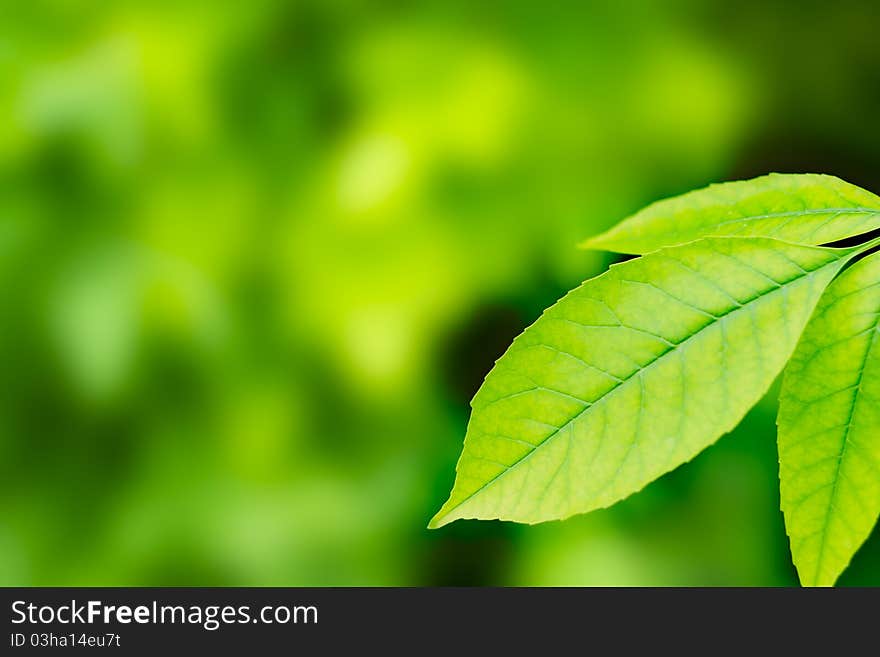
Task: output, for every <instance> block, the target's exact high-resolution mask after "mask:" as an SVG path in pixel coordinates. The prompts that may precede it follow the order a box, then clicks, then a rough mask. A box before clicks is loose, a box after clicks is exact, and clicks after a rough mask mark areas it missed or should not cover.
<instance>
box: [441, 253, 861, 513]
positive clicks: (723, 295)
mask: <svg viewBox="0 0 880 657" xmlns="http://www.w3.org/2000/svg"><path fill="white" fill-rule="evenodd" d="M852 253H853V250H851V249H850V250H845V249H827V248H816V247H808V246H798V245H793V244H787V243H784V242H781V241H778V240H772V239H763V238H731V237H728V238H707V239H702V240H699V241H696V242H693V243H690V244H685V245H682V246H677V247H673V248H668V249H663V250H661V251H659V252H657V253H653V254H651V255H647V256H645V257H642V258H639V259H637V260H632V261H629V262H626V263H624V264H621V265H617V266H614V267H612V268H611V269H610V270H609V271H608V272H606V273H604V274H602V275H601V276H599V277H597V278H595V279H592V280H589V281H587V282H585V283H584V284H582V285H581V286H580V287H578V288H576V289H575V290H573V291H572V292H570V293H569V294H568V295H566V296H565V297H564V298H563V299H562V300H560V301H559V302H557V303H556V304H555V305H553V306H552V307H551V308H549V309H548V310H547V311H545V313H544V314H543V315H542V317H541V318H540V319H538V320H537V321H536V322H535V323H534V324H533V325H532V326H531V327H529V328H528V329H526V331H525V332H524V333H523V334H522V335H520V336H519V337H518V338H517V339H516V340H515V341H514V343H513V345H512V346H511V347H510V349H508V351H507V353H505V354H504V356H502V357H501V359H500V360H499V361H498V362H497V364H496V366H495V367H494V368H493V370H492V371H491V372H490V373H489V375H488V376H487V378H486V381H485V382H484V384H483V386H482V387H481V388H480V390H479V391H478V392H477V394H476V396H475V398H474V400H473V402H472V407H473V412H472V415H471V419H470V423H469V425H468V430H467V435H466V438H465V444H464V450H463V453H462V455H461V458H460V460H459V462H458V466H457V477H456V481H455V485H454V488H453V490H452V494H451V495H450V498H449V500H448V501H447V502H446V504H444V505H443V508H442V509H441V510H440V511H439V512H438V514H437V515H436V516H435V517H434V518H433V519H432V521H431V524H430V526H431V527H439V526H442V525H444V524H446V523H449V522H452V521H454V520H456V519H459V518H482V519H491V518H499V519H503V520H515V521H519V522H527V523H536V522H541V521H545V520H553V519H560V518H566V517H568V516H571V515H573V514H576V513H583V512H586V511H590V510H592V509H596V508H600V507H605V506H608V505H610V504H613V503H614V502H616V501H618V500H621V499H623V498H625V497H627V496H628V495H630V494H632V493H634V492H636V491H638V490H640V489H641V488H642V487H644V486H645V485H646V484H648V483H649V482H651V481H652V480H654V479H656V478H657V477H659V476H660V475H662V474H664V473H665V472H668V471H670V470H672V469H673V468H675V467H677V466H678V465H680V464H682V463H684V462H686V461H688V460H690V459H691V458H693V457H694V456H695V455H696V454H698V453H699V452H700V451H701V450H702V449H704V448H705V447H707V446H708V445H710V444H712V443H713V442H714V441H715V440H716V439H717V438H718V437H719V436H721V435H722V434H724V433H726V432H728V431H730V430H731V429H733V428H734V427H735V426H736V425H737V424H738V423H739V421H740V420H741V419H742V417H743V416H744V415H745V413H746V412H747V411H748V410H749V408H751V406H752V405H754V404H755V403H756V402H757V401H758V400H759V399H760V398H761V396H762V395H763V394H764V393H765V392H766V391H767V389H768V387H769V386H770V384H771V383H772V382H773V380H774V379H775V377H776V376H777V375H778V373H779V372H780V371H781V370H782V368H783V366H784V365H785V363H786V361H787V360H788V358H789V357H790V355H791V353H792V351H793V350H794V347H795V345H796V343H797V340H798V338H799V336H800V333H801V330H802V329H803V327H804V325H805V323H806V322H807V320H808V318H809V317H810V314H811V313H812V311H813V309H814V307H815V305H816V303H817V302H818V300H819V298H820V296H821V294H822V292H823V290H824V288H825V286H826V285H827V284H828V283H829V282H830V281H831V279H832V278H833V277H834V275H835V274H836V273H837V272H838V271H839V269H840V268H841V266H842V265H843V264H844V263H845V262H846V260H847V257H848V256H849V255H851V254H852Z"/></svg>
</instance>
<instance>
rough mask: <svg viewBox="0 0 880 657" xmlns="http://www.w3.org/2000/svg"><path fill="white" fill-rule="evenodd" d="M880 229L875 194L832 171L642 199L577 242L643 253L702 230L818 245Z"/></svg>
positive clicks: (698, 234) (691, 237)
mask: <svg viewBox="0 0 880 657" xmlns="http://www.w3.org/2000/svg"><path fill="white" fill-rule="evenodd" d="M876 228H880V198H878V197H877V196H875V195H874V194H872V193H870V192H868V191H865V190H864V189H861V188H859V187H856V186H855V185H851V184H850V183H848V182H844V181H843V180H840V179H839V178H835V177H834V176H826V175H818V174H775V173H771V174H770V175H767V176H763V177H760V178H755V179H753V180H742V181H737V182H731V183H723V184H718V185H710V186H709V187H706V188H704V189H698V190H696V191H693V192H689V193H687V194H684V195H682V196H676V197H675V198H670V199H665V200H663V201H658V202H657V203H653V204H652V205H649V206H648V207H646V208H645V209H643V210H641V211H640V212H637V213H636V214H634V215H633V216H631V217H629V218H628V219H625V220H624V221H622V222H621V223H619V224H618V225H617V226H615V227H614V228H612V229H611V230H609V231H607V232H605V233H602V234H601V235H597V236H596V237H592V238H590V239H588V240H586V241H585V242H583V243H582V246H583V247H586V248H592V249H604V250H607V251H617V252H620V253H635V254H640V253H650V252H651V251H656V250H657V249H659V248H662V247H664V246H671V245H673V244H683V243H685V242H690V241H692V240H695V239H698V238H700V237H705V236H709V235H738V236H742V237H746V236H748V237H774V238H776V239H780V240H784V241H787V242H795V243H798V244H810V245H820V244H829V243H831V242H835V241H837V240H841V239H845V238H847V237H852V236H855V235H861V234H864V233H866V232H869V231H871V230H874V229H876Z"/></svg>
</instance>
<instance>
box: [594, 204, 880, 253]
mask: <svg viewBox="0 0 880 657" xmlns="http://www.w3.org/2000/svg"><path fill="white" fill-rule="evenodd" d="M660 202H661V203H662V201H660ZM672 214H676V213H675V212H673V213H672ZM818 214H833V215H841V214H877V215H880V208H867V207H862V206H857V207H847V208H808V209H805V210H788V211H786V212H768V213H766V214H753V215H747V216H745V217H736V218H734V219H727V220H725V221H722V222H719V223H716V224H710V226H714V227H716V228H717V227H720V226H727V225H728V224H737V223H744V222H749V221H760V220H762V219H782V218H785V217H803V216H807V215H818ZM623 226H624V222H622V223H621V224H620V225H619V227H620V228H622V227H623ZM701 227H703V228H704V227H706V226H705V225H704V226H695V227H694V229H695V230H699V229H700V228H701ZM643 228H644V226H643ZM613 232H614V231H613V230H612V231H611V232H610V233H608V234H607V239H612V240H613V239H614V237H613ZM657 232H658V233H663V234H667V233H668V229H667V228H664V229H663V230H658V231H657ZM683 232H684V231H680V230H679V231H676V233H675V234H676V235H681V234H683ZM637 239H640V240H645V239H650V234H649V235H643V236H642V237H639V238H637ZM605 241H606V239H603V236H602V235H597V236H596V237H593V238H590V239H589V240H587V243H588V244H589V243H595V244H602V243H603V242H605Z"/></svg>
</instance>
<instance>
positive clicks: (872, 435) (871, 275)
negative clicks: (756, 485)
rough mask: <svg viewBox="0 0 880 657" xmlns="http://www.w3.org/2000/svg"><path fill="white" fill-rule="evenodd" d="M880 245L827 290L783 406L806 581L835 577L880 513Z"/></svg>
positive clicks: (787, 498) (790, 511) (789, 484)
mask: <svg viewBox="0 0 880 657" xmlns="http://www.w3.org/2000/svg"><path fill="white" fill-rule="evenodd" d="M878 320H880V254H874V255H871V256H868V257H866V258H864V259H863V260H860V261H859V262H857V263H856V264H855V265H853V266H852V267H850V268H848V269H847V270H846V271H844V272H843V273H842V274H841V275H840V277H839V278H837V279H836V280H835V281H834V282H833V283H832V284H831V285H830V286H829V288H828V290H827V292H826V293H825V295H824V296H823V297H822V300H821V302H820V303H819V306H818V307H817V309H816V313H815V315H814V316H813V317H812V318H811V319H810V322H809V323H808V324H807V328H806V329H805V331H804V334H803V337H802V338H801V340H800V343H799V344H798V347H797V350H796V351H795V354H794V356H793V357H792V360H791V363H790V364H789V365H788V367H787V368H786V372H785V378H784V382H783V388H782V395H781V397H780V406H779V479H780V497H781V502H782V510H783V511H784V513H785V524H786V529H787V531H788V534H789V537H790V539H791V552H792V557H793V559H794V563H795V565H796V566H797V569H798V574H799V575H800V579H801V582H802V583H803V584H805V585H818V586H830V585H833V584H834V582H835V581H836V580H837V578H838V577H839V576H840V574H841V573H842V572H843V570H844V568H846V566H847V565H848V564H849V562H850V559H852V557H853V555H854V554H855V552H856V550H858V548H859V547H860V546H861V545H862V543H863V542H864V541H865V539H866V538H867V537H868V535H869V534H870V533H871V528H872V527H873V526H874V524H875V523H876V521H877V516H878V513H880V339H878Z"/></svg>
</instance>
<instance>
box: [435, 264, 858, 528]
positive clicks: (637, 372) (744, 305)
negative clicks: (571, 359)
mask: <svg viewBox="0 0 880 657" xmlns="http://www.w3.org/2000/svg"><path fill="white" fill-rule="evenodd" d="M843 255H844V254H841V257H843ZM839 260H840V258H838V259H837V260H832V261H830V262H827V263H825V264H823V265H822V266H820V267H818V268H816V269H813V270H803V273H802V274H799V275H797V276H795V277H794V278H792V279H790V280H787V281H785V282H783V283H778V284H777V286H776V287H771V288H770V289H769V290H767V291H766V292H762V293H760V294H758V295H756V296H754V297H752V298H751V299H747V300H746V301H743V302H742V305H741V306H734V307H732V308H731V309H730V310H728V311H726V312H724V313H722V314H720V315H715V316H714V317H715V319H713V320H711V321H709V322H708V323H707V324H704V325H703V326H701V327H700V328H699V329H697V330H696V331H695V332H694V333H692V334H691V335H689V336H688V337H687V338H685V339H684V340H682V341H680V342H676V343H673V346H672V347H669V348H668V349H666V350H665V351H663V352H662V353H661V354H660V355H659V356H657V357H656V358H655V359H654V360H652V361H651V362H649V363H647V364H646V365H645V366H644V367H641V368H639V369H637V370H635V371H634V372H632V373H631V374H629V375H627V376H626V377H624V378H623V379H622V380H621V381H620V382H619V383H617V384H616V385H614V386H613V387H612V388H611V389H610V390H608V391H607V392H606V393H605V394H603V395H602V396H601V397H599V399H597V400H595V401H594V402H592V403H591V404H590V405H589V406H587V407H586V408H584V409H582V410H580V411H578V412H577V413H576V414H575V415H573V416H572V417H571V418H570V419H568V420H566V421H565V422H564V423H562V425H561V426H559V427H557V428H556V429H555V430H554V431H552V432H551V433H550V434H549V435H548V436H547V437H546V438H544V439H543V440H542V441H541V442H540V443H538V445H537V446H536V447H535V448H534V449H532V450H530V451H529V452H528V453H526V454H525V455H523V456H522V457H521V458H519V459H517V460H516V461H514V462H513V463H511V464H510V465H509V466H507V467H506V468H505V469H504V470H502V471H501V472H499V473H498V474H497V475H495V476H494V477H492V478H491V479H489V480H488V481H487V482H486V483H484V484H483V485H481V486H480V487H479V488H477V489H476V490H475V491H473V492H472V493H470V494H468V496H467V497H465V498H464V499H463V500H461V501H460V502H458V503H457V504H456V505H455V506H454V507H451V508H450V509H449V511H447V512H446V513H444V514H443V516H440V517H441V518H442V517H445V516H447V515H449V513H451V512H452V511H453V510H454V509H456V508H458V507H460V506H461V505H462V504H464V503H465V502H467V501H469V500H471V499H472V498H474V497H475V496H476V495H479V494H480V493H481V492H482V491H483V490H485V489H486V488H488V487H489V486H491V485H492V484H494V483H495V482H496V481H498V480H499V479H500V478H501V477H503V476H504V475H506V474H507V473H508V472H510V471H511V470H513V469H514V468H516V467H517V466H519V465H521V464H522V463H524V462H525V461H526V460H527V459H528V458H529V457H531V456H532V455H533V454H535V453H536V452H537V451H538V450H539V449H540V448H541V447H543V446H544V445H547V444H548V443H549V442H550V441H552V440H553V439H554V438H555V437H556V436H558V435H559V434H560V433H562V430H563V429H564V428H566V427H568V426H570V425H571V424H572V423H574V422H576V421H577V419H578V418H580V417H581V416H582V415H583V414H584V413H586V412H587V411H589V410H591V409H593V408H595V407H596V405H597V404H599V403H601V402H604V401H606V400H607V399H608V398H609V397H611V396H612V395H613V394H614V392H615V391H617V390H618V389H619V388H621V387H623V386H624V385H625V384H626V383H628V382H629V381H630V380H632V379H633V378H634V377H636V376H640V375H641V374H643V373H644V372H645V371H647V370H648V369H650V368H651V367H653V366H654V365H655V364H657V363H659V362H660V361H661V360H662V359H663V358H665V357H666V356H667V355H668V354H670V353H672V352H674V351H677V350H678V349H679V347H681V346H686V345H687V344H688V343H689V342H690V341H691V340H693V339H694V338H696V337H697V336H698V335H700V334H701V333H702V332H703V331H705V330H707V329H708V328H710V327H712V326H715V325H717V324H720V323H721V322H723V321H724V320H725V319H727V317H729V316H731V315H733V314H734V313H736V312H738V311H742V310H745V309H747V308H752V307H754V306H753V305H752V304H754V303H755V302H757V301H760V300H762V299H765V298H767V297H768V296H769V295H771V294H773V293H774V292H777V291H780V290H785V289H786V287H787V286H788V285H790V284H792V283H794V282H795V281H798V280H801V279H803V278H806V277H808V276H812V275H814V274H816V273H817V272H819V271H821V270H822V269H824V268H825V267H828V266H831V265H833V264H836V263H838V262H839ZM755 271H757V270H755ZM682 303H686V302H682ZM621 326H622V325H621Z"/></svg>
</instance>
